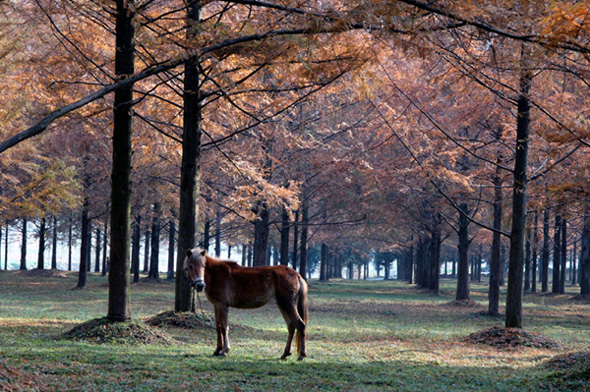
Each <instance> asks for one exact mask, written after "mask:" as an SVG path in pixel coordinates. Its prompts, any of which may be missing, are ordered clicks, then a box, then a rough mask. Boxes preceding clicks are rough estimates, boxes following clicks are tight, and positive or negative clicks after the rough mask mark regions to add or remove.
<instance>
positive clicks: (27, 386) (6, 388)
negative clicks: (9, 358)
mask: <svg viewBox="0 0 590 392" xmlns="http://www.w3.org/2000/svg"><path fill="white" fill-rule="evenodd" d="M0 390H2V392H13V391H14V392H17V391H31V392H41V391H44V390H45V388H44V387H43V385H42V384H41V382H40V381H39V380H38V379H37V377H35V376H33V375H31V374H29V373H27V372H24V371H22V370H20V369H17V368H15V367H13V366H10V365H7V364H6V363H4V362H2V361H0Z"/></svg>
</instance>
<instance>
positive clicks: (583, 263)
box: [579, 201, 590, 296]
mask: <svg viewBox="0 0 590 392" xmlns="http://www.w3.org/2000/svg"><path fill="white" fill-rule="evenodd" d="M586 203H587V206H586V213H585V214H584V227H583V229H582V238H581V241H582V249H581V251H580V273H579V276H580V295H582V296H590V206H588V203H589V201H586Z"/></svg>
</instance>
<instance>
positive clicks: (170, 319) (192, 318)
mask: <svg viewBox="0 0 590 392" xmlns="http://www.w3.org/2000/svg"><path fill="white" fill-rule="evenodd" d="M145 322H146V324H148V325H152V326H154V327H175V328H184V329H200V328H208V329H215V320H214V319H213V317H211V316H210V315H209V314H207V313H195V312H176V311H174V310H170V311H166V312H161V313H158V314H157V315H155V316H153V317H150V318H148V319H147V320H145Z"/></svg>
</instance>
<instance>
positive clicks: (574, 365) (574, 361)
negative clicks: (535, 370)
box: [544, 351, 590, 391]
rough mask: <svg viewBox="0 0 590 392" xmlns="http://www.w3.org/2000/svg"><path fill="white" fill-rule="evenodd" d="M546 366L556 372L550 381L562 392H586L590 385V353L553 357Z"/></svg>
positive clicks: (583, 352)
mask: <svg viewBox="0 0 590 392" xmlns="http://www.w3.org/2000/svg"><path fill="white" fill-rule="evenodd" d="M544 366H545V367H546V368H548V369H551V370H554V373H553V374H552V375H551V376H549V377H548V381H549V382H550V383H552V384H554V385H556V386H557V387H558V388H559V389H561V390H583V391H586V390H587V388H588V385H589V384H590V352H588V351H579V352H573V353H566V354H562V355H558V356H556V357H553V358H552V359H550V360H549V361H547V362H546V363H545V364H544Z"/></svg>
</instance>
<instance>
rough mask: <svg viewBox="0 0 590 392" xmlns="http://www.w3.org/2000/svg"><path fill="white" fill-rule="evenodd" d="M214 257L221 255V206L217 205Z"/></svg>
mask: <svg viewBox="0 0 590 392" xmlns="http://www.w3.org/2000/svg"><path fill="white" fill-rule="evenodd" d="M215 257H221V207H220V206H219V205H218V206H217V214H216V216H215Z"/></svg>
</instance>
